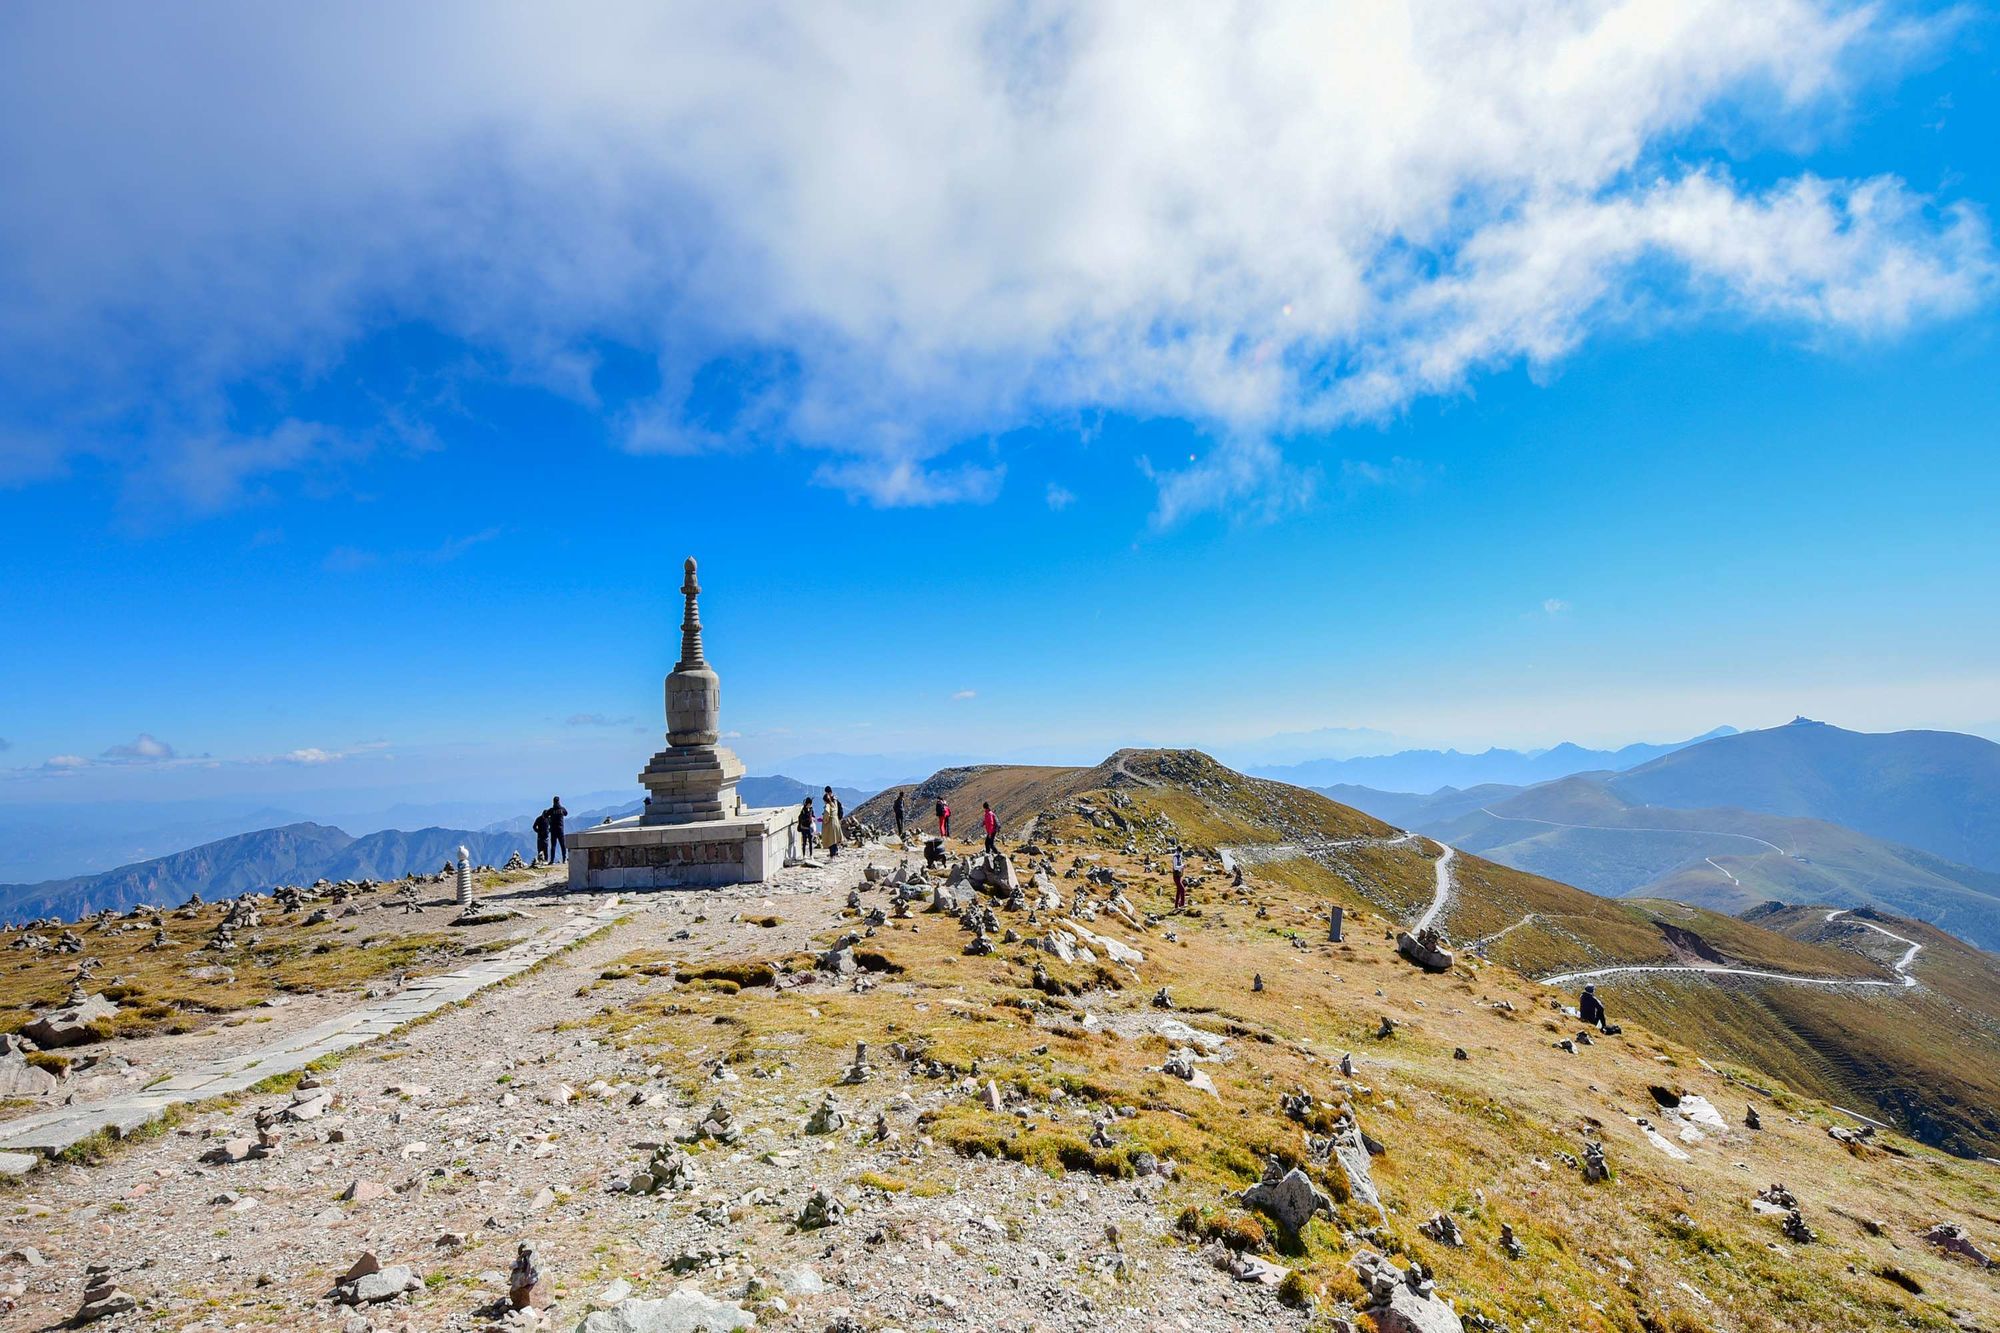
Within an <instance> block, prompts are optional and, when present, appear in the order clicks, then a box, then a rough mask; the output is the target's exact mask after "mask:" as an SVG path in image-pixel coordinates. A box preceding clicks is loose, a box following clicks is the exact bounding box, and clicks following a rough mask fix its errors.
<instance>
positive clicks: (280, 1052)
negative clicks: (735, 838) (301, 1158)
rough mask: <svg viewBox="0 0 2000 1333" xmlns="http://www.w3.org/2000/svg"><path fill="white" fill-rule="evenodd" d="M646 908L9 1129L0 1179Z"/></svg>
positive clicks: (240, 1082)
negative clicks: (264, 1043) (136, 1087)
mask: <svg viewBox="0 0 2000 1333" xmlns="http://www.w3.org/2000/svg"><path fill="white" fill-rule="evenodd" d="M637 910H644V908H643V907H641V906H637V905H634V904H631V903H620V902H619V900H618V899H617V898H616V897H612V898H609V899H606V900H604V901H603V902H601V903H599V904H598V905H597V906H595V907H589V908H583V907H579V908H578V909H577V910H576V911H575V912H574V913H572V914H568V915H565V916H564V917H563V918H562V919H561V920H560V921H557V922H554V923H552V924H550V925H548V926H545V927H543V928H542V929H541V930H540V931H538V932H536V933H535V934H533V935H531V936H529V937H528V938H527V939H525V940H523V941H521V943H519V944H516V945H514V946H513V947H512V948H509V949H505V950H502V951H501V952H499V953H496V954H494V955H493V956H492V957H490V958H483V959H481V960H480V961H478V962H476V963H473V964H472V965H470V966H469V967H462V968H460V969H459V970H458V971H456V972H446V973H442V974H440V975H438V976H433V977H421V978H419V979H417V980H415V981H412V982H410V983H409V984H408V985H407V986H405V987H403V989H401V990H400V991H397V992H396V993H395V994H394V995H392V996H390V997H388V998H387V999H383V1000H378V1001H376V1002H375V1003H373V1004H366V1005H362V1006H361V1007H359V1008H357V1009H351V1010H349V1011H348V1012H347V1013H344V1014H337V1015H335V1016H334V1017H332V1018H329V1019H326V1020H325V1021H323V1022H320V1023H316V1024H314V1025H313V1026H311V1027H308V1028H302V1029H300V1030H299V1031H296V1032H289V1033H286V1034H285V1035H284V1036H283V1037H281V1038H280V1039H279V1040H277V1041H275V1042H272V1043H271V1044H269V1045H267V1046H263V1047H259V1048H257V1049H255V1050H250V1051H243V1052H239V1053H238V1054H235V1055H231V1056H226V1057H223V1058H221V1059H218V1060H211V1061H208V1062H206V1063H204V1064H200V1065H196V1066H195V1067H193V1068H191V1069H188V1070H185V1071H183V1072H181V1073H178V1074H175V1075H174V1076H173V1077H171V1078H168V1079H163V1080H161V1081H160V1082H158V1083H154V1084H152V1085H151V1086H149V1087H146V1088H142V1089H140V1090H139V1091H137V1092H132V1093H128V1094H125V1095H123V1096H119V1097H113V1098H110V1099H108V1100H106V1101H101V1102H92V1103H90V1104H89V1105H87V1106H59V1107H56V1108H54V1109H52V1110H48V1111H41V1112H37V1113H36V1114H34V1115H29V1116H23V1117H21V1118H20V1119H17V1120H9V1121H6V1122H4V1123H0V1175H21V1174H23V1173H24V1172H26V1171H29V1170H31V1169H33V1167H34V1165H35V1164H36V1162H38V1161H39V1160H40V1158H39V1156H37V1155H38V1154H40V1155H46V1156H54V1155H55V1154H57V1153H60V1152H62V1151H63V1150H64V1149H65V1148H68V1147H71V1146H72V1145H74V1144H77V1143H80V1142H82V1141H83V1140H85V1139H87V1138H89V1137H91V1136H92V1135H93V1134H97V1133H100V1132H103V1131H109V1132H110V1133H111V1134H112V1135H113V1136H114V1137H117V1138H123V1137H125V1136H126V1135H128V1134H130V1133H132V1132H133V1131H135V1130H137V1129H140V1128H142V1127H143V1126H145V1125H148V1124H150V1123H152V1122H153V1121H154V1120H157V1119H158V1118H159V1117H161V1116H162V1115H165V1114H166V1112H167V1111H168V1110H169V1109H171V1108H172V1107H175V1106H180V1105H185V1104H187V1103H190V1102H202V1101H207V1100H209V1099H210V1098H212V1097H225V1096H228V1095H230V1094H231V1093H238V1092H242V1091H244V1090H245V1089H246V1088H250V1087H253V1086H255V1085H256V1084H258V1083H261V1082H263V1081H264V1080H265V1079H267V1078H271V1077H273V1076H275V1075H279V1074H290V1073H296V1072H297V1071H299V1070H301V1069H304V1068H305V1067H306V1066H307V1065H309V1064H311V1063H312V1062H313V1061H315V1060H318V1059H321V1058H322V1057H324V1056H328V1055H334V1054H337V1053H339V1052H341V1051H346V1050H351V1049H353V1048H354V1047H356V1046H361V1045H364V1044H366V1043H368V1042H371V1041H374V1040H375V1039H376V1038H378V1037H382V1036H385V1035H387V1034H388V1033H391V1032H394V1031H396V1030H397V1029H398V1028H401V1027H404V1026H405V1025H407V1024H409V1023H413V1022H415V1021H416V1020H417V1019H420V1018H424V1017H426V1016H428V1015H430V1014H433V1013H436V1012H437V1011H438V1010H440V1009H442V1008H444V1007H445V1006H446V1005H450V1004H457V1003H459V1002H460V1001H462V1000H467V999H470V998H471V997H472V996H474V995H477V994H478V993H479V992H480V991H483V990H485V989H486V988H487V987H488V986H492V985H495V984H497V983H499V982H502V981H506V980H507V979H508V978H510V977H514V976H518V975H520V974H521V973H522V972H525V971H527V970H528V969H529V968H531V967H533V966H534V965H535V964H537V963H539V962H541V961H542V960H543V959H545V958H548V957H549V956H551V955H552V954H556V953H560V952H561V951H562V950H564V949H567V948H569V947H570V946H571V945H572V944H575V943H576V942H577V941H578V940H580V939H582V938H583V937H584V936H586V935H589V934H590V933H592V932H593V931H596V930H598V929H600V928H602V927H604V926H607V925H609V924H611V923H612V922H613V921H615V920H617V919H618V918H619V917H621V916H627V915H630V914H631V913H632V912H634V911H637Z"/></svg>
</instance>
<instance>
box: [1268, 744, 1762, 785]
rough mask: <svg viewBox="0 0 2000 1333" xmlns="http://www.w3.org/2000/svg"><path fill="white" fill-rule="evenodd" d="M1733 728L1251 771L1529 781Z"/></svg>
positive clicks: (1636, 759)
mask: <svg viewBox="0 0 2000 1333" xmlns="http://www.w3.org/2000/svg"><path fill="white" fill-rule="evenodd" d="M1735 734H1737V733H1736V729H1735V728H1734V727H1717V728H1715V729H1714V730H1713V731H1709V732H1705V733H1704V734H1702V735H1700V736H1695V737H1693V738H1691V739H1689V740H1684V741H1676V742H1671V743H1668V744H1664V745H1654V744H1648V743H1645V742H1636V743H1634V744H1631V745H1625V746H1621V747H1619V748H1618V749H1616V750H1593V749H1588V748H1586V747H1584V746H1581V745H1576V744H1573V743H1571V742H1569V741H1564V742H1563V743H1562V744H1560V745H1557V746H1554V747H1552V748H1550V749H1547V750H1503V749H1499V748H1494V749H1490V750H1483V751H1481V752H1479V753H1477V754H1466V753H1462V752H1460V751H1458V750H1402V751H1398V752H1397V753H1395V754H1383V755H1367V756H1363V757H1360V758H1355V759H1312V760H1307V761H1305V762H1303V763H1297V764H1257V765H1252V766H1251V767H1250V768H1249V769H1248V770H1247V771H1249V772H1251V773H1254V774H1256V775H1257V776H1259V777H1265V778H1272V779H1275V780H1277V781H1279V782H1290V783H1294V784H1296V785H1298V786H1302V787H1312V788H1315V789H1320V790H1324V789H1326V788H1329V787H1336V786H1342V785H1352V786H1356V787H1365V788H1372V789H1374V790H1377V791H1384V792H1409V793H1417V794H1420V793H1425V792H1435V791H1437V790H1438V789H1439V788H1441V787H1468V786H1478V785H1481V784H1488V783H1505V784H1508V785H1511V786H1522V787H1524V786H1530V785H1532V784H1534V783H1537V782H1547V781H1550V780H1552V779H1555V778H1563V777H1568V776H1569V775H1570V774H1572V773H1585V772H1592V771H1596V770H1600V769H1601V770H1605V771H1608V772H1617V771H1621V770H1624V769H1629V768H1635V767H1637V766H1639V765H1641V764H1645V763H1649V762H1651V761H1653V760H1656V759H1659V758H1662V757H1664V756H1666V755H1670V754H1673V753H1675V752H1677V751H1679V750H1683V749H1685V748H1687V747H1689V746H1692V745H1699V744H1701V743H1702V742H1704V741H1708V740H1712V739H1715V738H1718V737H1722V736H1732V735H1735Z"/></svg>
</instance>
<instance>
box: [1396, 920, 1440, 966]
mask: <svg viewBox="0 0 2000 1333" xmlns="http://www.w3.org/2000/svg"><path fill="white" fill-rule="evenodd" d="M1396 952H1398V953H1400V954H1402V955H1403V957H1405V958H1407V959H1409V960H1410V961H1411V962H1413V963H1415V964H1416V965H1417V966H1418V967H1421V968H1422V969H1423V970H1424V971H1426V972H1449V971H1451V964H1452V957H1451V950H1449V949H1447V948H1445V947H1444V945H1443V942H1442V941H1440V940H1439V939H1438V938H1437V937H1436V936H1435V935H1434V934H1433V933H1432V932H1430V931H1425V932H1424V933H1423V934H1422V935H1412V934H1411V933H1410V932H1409V931H1407V930H1406V931H1404V932H1403V933H1402V934H1400V935H1398V936H1396Z"/></svg>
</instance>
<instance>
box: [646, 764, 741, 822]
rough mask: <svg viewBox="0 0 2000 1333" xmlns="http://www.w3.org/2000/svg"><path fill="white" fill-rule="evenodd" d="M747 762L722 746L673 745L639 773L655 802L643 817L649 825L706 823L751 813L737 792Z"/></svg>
mask: <svg viewBox="0 0 2000 1333" xmlns="http://www.w3.org/2000/svg"><path fill="white" fill-rule="evenodd" d="M742 776H743V761H742V760H740V759H738V758H737V757H736V756H735V754H734V753H732V752H731V751H729V750H726V749H723V748H722V747H721V746H670V747H668V748H667V749H664V750H662V751H660V752H659V753H658V754H656V755H654V756H653V758H652V762H650V763H648V764H647V765H646V771H645V772H643V773H641V774H640V775H639V785H640V786H642V787H644V788H645V789H646V790H647V792H649V793H650V794H651V798H652V802H651V804H649V805H648V806H647V807H646V809H645V812H644V813H643V814H641V815H640V819H641V820H643V821H644V822H645V823H648V824H685V823H689V822H701V823H706V822H709V821H712V820H716V819H728V818H735V817H736V816H738V815H744V814H747V813H749V812H747V811H745V810H744V809H743V800H742V798H741V797H739V796H738V795H737V794H736V782H737V779H739V778H741V777H742Z"/></svg>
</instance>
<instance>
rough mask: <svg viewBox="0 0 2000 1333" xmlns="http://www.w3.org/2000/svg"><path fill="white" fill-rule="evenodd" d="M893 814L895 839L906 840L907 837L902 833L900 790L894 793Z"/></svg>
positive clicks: (898, 840) (901, 794) (901, 798)
mask: <svg viewBox="0 0 2000 1333" xmlns="http://www.w3.org/2000/svg"><path fill="white" fill-rule="evenodd" d="M895 815H896V841H897V842H908V841H909V839H908V838H907V837H906V836H905V835H904V833H903V793H902V792H900V791H898V792H897V793H896V805H895Z"/></svg>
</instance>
